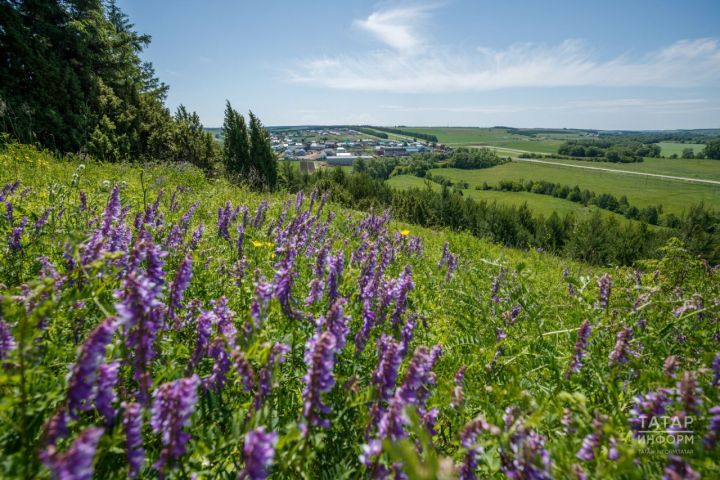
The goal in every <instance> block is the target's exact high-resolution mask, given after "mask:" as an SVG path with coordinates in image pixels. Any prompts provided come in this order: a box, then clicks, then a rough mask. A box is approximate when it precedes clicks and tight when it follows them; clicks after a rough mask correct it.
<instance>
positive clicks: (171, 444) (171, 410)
mask: <svg viewBox="0 0 720 480" xmlns="http://www.w3.org/2000/svg"><path fill="white" fill-rule="evenodd" d="M199 383H200V379H199V378H198V376H197V375H193V376H192V377H189V378H181V379H180V380H175V381H173V382H168V383H165V384H162V385H160V386H159V387H158V388H157V390H155V393H154V394H153V406H152V416H151V418H150V425H151V426H152V428H153V431H154V432H155V433H159V434H160V439H161V442H162V446H163V448H162V450H161V452H160V458H159V459H158V461H157V463H156V464H155V468H156V469H157V470H158V471H159V472H160V475H161V476H162V473H163V472H164V469H165V466H166V465H168V464H170V463H171V462H172V461H174V460H176V459H178V458H180V457H181V456H182V455H184V454H185V449H186V445H187V442H188V441H189V440H190V434H189V433H187V432H186V431H185V427H186V426H188V425H189V424H190V417H191V416H192V414H193V411H194V410H195V403H196V402H197V387H198V384H199Z"/></svg>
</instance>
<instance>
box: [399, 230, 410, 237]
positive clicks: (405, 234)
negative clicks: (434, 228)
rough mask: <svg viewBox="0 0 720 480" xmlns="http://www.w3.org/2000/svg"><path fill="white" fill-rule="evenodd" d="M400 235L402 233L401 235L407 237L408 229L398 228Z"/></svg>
mask: <svg viewBox="0 0 720 480" xmlns="http://www.w3.org/2000/svg"><path fill="white" fill-rule="evenodd" d="M400 235H402V236H403V237H407V236H408V235H410V230H400Z"/></svg>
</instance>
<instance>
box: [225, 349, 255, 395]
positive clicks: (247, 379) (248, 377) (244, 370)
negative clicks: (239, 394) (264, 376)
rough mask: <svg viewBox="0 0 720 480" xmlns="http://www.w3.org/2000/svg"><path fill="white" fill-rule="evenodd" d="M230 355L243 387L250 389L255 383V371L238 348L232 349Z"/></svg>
mask: <svg viewBox="0 0 720 480" xmlns="http://www.w3.org/2000/svg"><path fill="white" fill-rule="evenodd" d="M230 357H231V358H232V362H233V365H234V366H235V370H237V373H238V376H239V377H240V379H241V381H242V384H243V389H244V390H246V391H250V390H252V389H253V386H254V385H255V371H254V370H253V368H252V366H251V365H250V362H248V360H247V358H246V357H245V354H244V353H243V352H240V351H238V350H233V351H232V353H231V354H230Z"/></svg>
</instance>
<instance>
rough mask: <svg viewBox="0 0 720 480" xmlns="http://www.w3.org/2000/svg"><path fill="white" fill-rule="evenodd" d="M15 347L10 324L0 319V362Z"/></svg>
mask: <svg viewBox="0 0 720 480" xmlns="http://www.w3.org/2000/svg"><path fill="white" fill-rule="evenodd" d="M16 346H17V344H16V343H15V337H13V334H12V328H11V327H10V324H9V323H7V322H5V321H4V320H3V319H2V318H0V360H4V359H6V358H7V357H8V356H9V355H10V352H12V351H13V350H15V347H16Z"/></svg>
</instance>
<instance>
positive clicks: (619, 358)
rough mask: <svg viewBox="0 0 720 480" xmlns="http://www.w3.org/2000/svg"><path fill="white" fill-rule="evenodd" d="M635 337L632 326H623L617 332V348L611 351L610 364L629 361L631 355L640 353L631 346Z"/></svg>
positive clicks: (634, 355) (635, 355)
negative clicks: (631, 341)
mask: <svg viewBox="0 0 720 480" xmlns="http://www.w3.org/2000/svg"><path fill="white" fill-rule="evenodd" d="M632 338H633V331H632V328H630V327H628V326H623V327H622V329H620V331H619V332H618V334H617V341H616V342H615V348H614V349H613V351H612V352H610V356H609V359H610V366H611V367H612V366H613V365H617V364H620V365H622V364H624V363H627V361H628V360H629V358H628V357H629V356H633V357H637V356H638V354H637V352H635V351H634V350H632V349H631V348H630V340H632Z"/></svg>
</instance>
